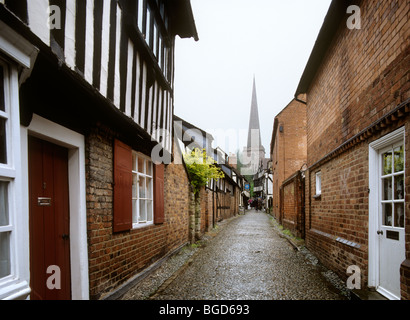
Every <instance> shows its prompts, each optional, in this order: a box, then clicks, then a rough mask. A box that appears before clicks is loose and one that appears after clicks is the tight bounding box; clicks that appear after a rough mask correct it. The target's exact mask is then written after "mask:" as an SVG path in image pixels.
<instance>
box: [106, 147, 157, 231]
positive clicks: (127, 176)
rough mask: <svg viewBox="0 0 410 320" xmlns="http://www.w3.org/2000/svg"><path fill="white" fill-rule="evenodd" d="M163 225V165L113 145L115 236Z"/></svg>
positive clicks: (127, 148) (129, 149) (126, 148)
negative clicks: (143, 227)
mask: <svg viewBox="0 0 410 320" xmlns="http://www.w3.org/2000/svg"><path fill="white" fill-rule="evenodd" d="M162 223H164V165H163V164H159V165H154V164H153V163H152V161H151V159H150V158H149V157H147V156H145V155H143V154H140V153H138V152H136V151H133V150H132V149H131V148H130V147H129V146H128V145H126V144H124V143H122V142H121V141H119V140H115V144H114V221H113V229H114V232H122V231H127V230H130V229H132V228H137V227H142V226H146V225H151V224H162Z"/></svg>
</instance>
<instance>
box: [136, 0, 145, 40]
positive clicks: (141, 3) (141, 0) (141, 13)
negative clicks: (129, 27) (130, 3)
mask: <svg viewBox="0 0 410 320" xmlns="http://www.w3.org/2000/svg"><path fill="white" fill-rule="evenodd" d="M137 10H138V12H137V24H138V28H139V29H140V32H141V33H143V32H144V25H143V21H144V0H138V9H137Z"/></svg>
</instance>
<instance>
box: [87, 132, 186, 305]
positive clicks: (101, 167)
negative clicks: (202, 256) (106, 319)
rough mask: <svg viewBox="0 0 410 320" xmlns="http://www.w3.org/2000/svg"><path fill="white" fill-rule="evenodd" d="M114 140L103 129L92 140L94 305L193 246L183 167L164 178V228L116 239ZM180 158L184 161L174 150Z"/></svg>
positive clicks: (89, 189)
mask: <svg viewBox="0 0 410 320" xmlns="http://www.w3.org/2000/svg"><path fill="white" fill-rule="evenodd" d="M114 136H115V132H113V131H112V130H110V129H108V128H102V127H101V126H98V127H96V128H94V129H91V130H90V133H89V134H88V135H87V136H86V185H87V189H86V191H87V229H88V246H89V247H88V257H89V277H90V299H99V298H103V297H104V296H105V295H107V294H111V293H112V292H113V290H115V289H116V288H117V287H119V285H121V284H123V283H124V282H126V281H127V280H129V279H131V278H132V277H133V276H135V275H137V274H138V273H139V272H141V271H143V270H145V269H146V268H147V267H149V266H150V265H152V264H153V263H155V262H156V261H158V260H159V259H160V258H162V257H164V256H165V255H167V254H169V253H171V252H173V251H175V250H177V249H178V248H180V247H181V246H184V245H185V244H187V243H188V242H189V205H190V197H189V194H190V185H189V179H188V175H187V172H186V170H185V168H184V166H183V165H182V164H175V163H171V164H169V165H167V166H165V172H164V196H163V197H164V222H163V223H160V224H159V223H158V224H155V223H153V224H150V225H147V226H146V227H142V228H131V229H130V230H127V231H124V232H121V233H115V232H113V229H114V214H115V213H114V206H113V202H114V188H113V185H114V181H113V179H114V167H113V165H114ZM174 148H175V149H174V157H176V158H181V154H180V152H179V149H178V148H177V147H176V146H175V145H174Z"/></svg>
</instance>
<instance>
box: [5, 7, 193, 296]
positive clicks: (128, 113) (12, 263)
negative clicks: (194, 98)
mask: <svg viewBox="0 0 410 320" xmlns="http://www.w3.org/2000/svg"><path fill="white" fill-rule="evenodd" d="M176 36H180V37H183V38H194V39H195V40H198V36H197V31H196V27H195V23H194V18H193V13H192V8H191V4H190V1H189V0H172V1H164V0H138V1H135V0H132V1H131V0H118V1H117V0H86V1H75V0H64V1H54V0H30V1H15V0H1V1H0V207H1V210H0V299H26V298H28V297H29V298H31V299H101V298H104V297H107V295H110V294H112V292H113V291H115V290H116V289H117V288H118V287H119V286H121V285H123V284H125V283H127V282H128V281H131V280H132V279H133V278H135V277H136V276H138V273H139V272H140V271H142V270H144V269H145V268H146V267H147V266H150V265H152V264H153V263H155V262H156V261H158V260H159V259H160V258H161V257H164V256H165V255H166V254H168V253H169V252H172V251H173V250H175V249H177V248H179V247H181V246H182V245H184V244H185V243H186V242H188V217H187V208H188V204H189V199H188V192H189V181H188V178H187V176H186V172H185V171H184V169H183V167H182V166H176V165H174V164H173V163H171V160H172V156H173V155H174V153H173V152H174V148H173V139H172V129H173V110H174V105H173V95H174V94H173V90H174V72H175V68H174V54H175V53H174V52H175V51H174V46H175V37H176ZM153 155H155V157H154V158H155V159H154V158H153ZM163 159H166V160H167V161H166V164H164V163H161V161H160V160H163ZM176 177H177V178H178V180H179V181H180V182H179V183H178V185H175V184H174V183H173V181H174V178H176ZM178 192H180V193H181V194H184V195H186V198H183V199H181V201H179V202H177V203H176V202H175V199H174V194H175V193H178ZM57 271H58V273H57ZM53 274H58V275H60V277H59V280H60V283H59V284H60V287H61V288H60V289H58V290H54V289H55V288H50V287H49V286H47V279H49V277H50V275H53Z"/></svg>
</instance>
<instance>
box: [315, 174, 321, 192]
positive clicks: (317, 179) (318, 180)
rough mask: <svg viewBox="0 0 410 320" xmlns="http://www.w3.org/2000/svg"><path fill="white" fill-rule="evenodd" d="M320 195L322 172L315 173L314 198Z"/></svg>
mask: <svg viewBox="0 0 410 320" xmlns="http://www.w3.org/2000/svg"><path fill="white" fill-rule="evenodd" d="M321 194H322V172H321V171H319V172H316V196H320V195H321Z"/></svg>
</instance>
